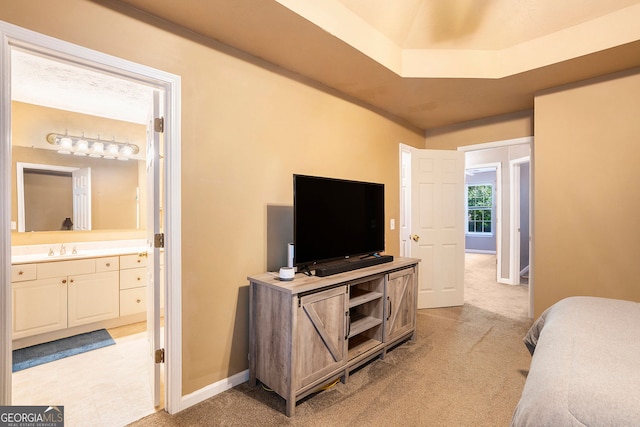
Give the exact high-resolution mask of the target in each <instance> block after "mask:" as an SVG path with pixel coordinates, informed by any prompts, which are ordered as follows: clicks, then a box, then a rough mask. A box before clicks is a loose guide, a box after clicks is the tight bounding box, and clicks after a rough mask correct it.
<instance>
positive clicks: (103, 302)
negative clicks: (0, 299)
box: [11, 248, 147, 349]
mask: <svg viewBox="0 0 640 427" xmlns="http://www.w3.org/2000/svg"><path fill="white" fill-rule="evenodd" d="M136 249H137V250H136ZM143 249H144V248H122V249H111V250H106V251H105V250H103V251H94V253H93V254H92V253H90V252H86V253H84V254H83V253H80V254H69V255H66V256H49V257H47V258H44V259H43V258H41V257H40V258H39V257H37V256H17V257H14V259H12V265H11V287H12V310H13V311H12V313H13V322H12V325H13V329H12V338H13V347H14V349H15V348H22V347H26V346H30V345H35V344H39V343H42V342H47V341H52V340H55V339H60V338H64V337H67V336H72V335H76V334H79V333H84V332H89V331H93V330H97V329H101V328H107V327H116V326H122V325H126V324H129V323H135V322H140V321H144V320H145V318H146V314H145V313H146V300H147V288H146V283H147V268H146V266H147V253H146V251H144V250H143ZM96 254H100V255H103V256H97V255H96Z"/></svg>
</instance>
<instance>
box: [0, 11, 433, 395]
mask: <svg viewBox="0 0 640 427" xmlns="http://www.w3.org/2000/svg"><path fill="white" fill-rule="evenodd" d="M34 11H37V12H34ZM0 20H4V21H8V22H11V23H14V24H16V25H20V26H23V27H26V28H29V29H32V30H35V31H38V32H43V33H45V34H47V35H50V36H53V37H57V38H60V39H63V40H66V41H69V42H72V43H76V44H80V45H82V46H86V47H90V48H92V49H96V50H99V51H103V52H106V53H109V54H112V55H115V56H119V57H123V58H125V59H128V60H132V61H135V62H138V63H142V64H145V65H148V66H151V67H155V68H158V69H162V70H164V71H168V72H171V73H174V74H178V75H180V76H181V77H182V177H181V178H182V250H183V259H182V271H183V276H182V299H183V307H182V309H183V330H182V333H183V367H182V373H183V393H185V394H186V393H190V392H193V391H195V390H197V389H199V388H201V387H204V386H206V385H209V384H212V383H214V382H216V381H218V380H221V379H223V378H226V377H228V376H230V375H233V374H235V373H238V372H241V371H243V370H245V369H247V367H248V363H247V352H248V325H247V324H248V310H247V308H248V299H247V297H248V289H247V286H248V283H247V280H246V277H247V275H250V274H256V273H260V272H262V271H264V270H265V268H266V253H265V252H266V241H265V240H266V210H267V209H266V207H267V205H270V204H274V205H291V204H292V202H293V199H292V188H291V187H292V174H293V173H304V174H314V175H324V176H331V177H339V178H349V179H358V180H368V181H376V182H382V183H384V184H386V217H387V224H388V223H389V219H391V218H395V219H398V218H399V195H398V188H399V169H398V164H399V159H398V153H399V147H398V144H399V143H405V144H408V145H412V146H415V147H422V146H423V144H424V137H423V135H422V134H421V133H419V132H415V131H414V130H411V129H407V128H405V127H403V126H401V125H399V124H397V123H395V122H393V121H390V120H389V119H387V118H385V117H382V116H380V115H378V114H376V113H374V112H372V111H369V110H367V109H365V108H362V107H360V106H358V105H356V104H354V103H351V102H348V101H346V100H344V99H341V98H338V97H336V96H333V95H331V94H328V93H327V92H324V91H323V90H321V89H320V88H318V87H314V86H312V85H307V84H305V83H304V82H301V81H299V80H297V78H296V77H295V76H293V75H288V74H286V73H284V72H280V71H279V70H278V69H276V68H274V67H272V66H268V65H266V64H263V63H261V62H260V61H258V60H255V59H253V58H249V57H246V56H244V55H243V54H242V53H238V52H236V51H235V50H232V49H228V48H226V47H224V46H221V45H218V44H215V43H213V42H209V41H205V40H201V39H196V40H190V39H189V38H186V36H184V35H181V34H176V33H172V32H171V31H168V30H161V29H158V28H155V27H153V26H151V25H149V24H146V23H142V22H140V21H136V20H134V19H132V18H129V17H126V16H124V15H121V14H119V13H116V12H113V11H111V10H109V9H106V8H105V7H103V6H100V5H98V4H95V3H92V2H89V1H84V0H60V1H56V2H41V1H37V0H32V1H21V2H10V3H9V4H8V5H3V7H2V8H1V9H0ZM114 28H117V29H118V30H117V31H114V30H113V29H114ZM107 35H108V36H107ZM188 37H191V35H188ZM328 66H330V65H329V64H328ZM386 244H387V251H386V252H387V253H390V254H394V255H398V254H399V235H398V230H397V229H396V230H394V231H391V230H389V229H388V228H387V242H386Z"/></svg>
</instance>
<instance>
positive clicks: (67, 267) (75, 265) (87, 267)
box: [36, 258, 96, 279]
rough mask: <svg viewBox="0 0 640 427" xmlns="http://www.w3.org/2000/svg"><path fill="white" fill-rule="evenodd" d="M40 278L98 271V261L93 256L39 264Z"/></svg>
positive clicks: (38, 273)
mask: <svg viewBox="0 0 640 427" xmlns="http://www.w3.org/2000/svg"><path fill="white" fill-rule="evenodd" d="M36 271H37V276H38V279H47V278H51V277H61V276H71V275H74V274H90V273H95V272H96V261H95V259H93V258H89V259H77V260H73V261H54V262H43V263H40V264H37V268H36Z"/></svg>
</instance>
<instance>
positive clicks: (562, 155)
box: [534, 69, 640, 315]
mask: <svg viewBox="0 0 640 427" xmlns="http://www.w3.org/2000/svg"><path fill="white" fill-rule="evenodd" d="M638 100H640V69H635V70H632V71H631V72H627V73H623V74H617V75H612V76H608V77H606V78H601V79H597V80H592V81H587V82H584V83H583V84H579V85H573V86H568V87H563V88H557V89H556V90H553V91H549V92H547V93H544V94H541V95H540V96H537V97H536V100H535V144H534V147H535V148H534V153H535V154H534V156H535V157H534V158H535V166H534V168H535V171H534V200H535V215H534V221H535V222H534V242H535V246H534V281H535V290H534V306H535V314H536V315H538V314H540V313H541V312H542V310H544V309H545V308H547V307H548V306H550V305H551V304H553V303H554V302H556V301H558V300H560V299H562V298H564V297H567V296H571V295H594V296H602V297H612V298H622V299H629V300H634V301H640V287H639V286H638V283H637V279H636V276H637V272H638V260H640V245H638V242H640V228H638V226H637V225H636V224H635V222H636V218H637V216H638V212H639V211H640V185H639V183H640V174H639V173H638V159H640V139H639V135H640V120H638V117H640V103H639V101H638Z"/></svg>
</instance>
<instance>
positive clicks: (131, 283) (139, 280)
mask: <svg viewBox="0 0 640 427" xmlns="http://www.w3.org/2000/svg"><path fill="white" fill-rule="evenodd" d="M146 284H147V269H146V268H131V269H129V270H120V289H131V288H139V287H141V286H146Z"/></svg>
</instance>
